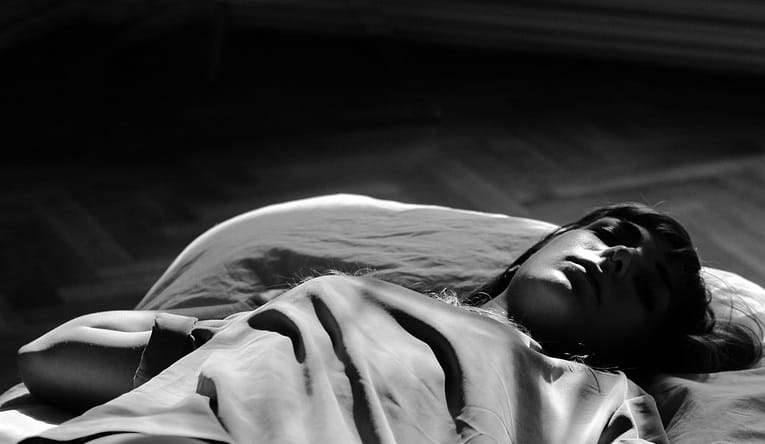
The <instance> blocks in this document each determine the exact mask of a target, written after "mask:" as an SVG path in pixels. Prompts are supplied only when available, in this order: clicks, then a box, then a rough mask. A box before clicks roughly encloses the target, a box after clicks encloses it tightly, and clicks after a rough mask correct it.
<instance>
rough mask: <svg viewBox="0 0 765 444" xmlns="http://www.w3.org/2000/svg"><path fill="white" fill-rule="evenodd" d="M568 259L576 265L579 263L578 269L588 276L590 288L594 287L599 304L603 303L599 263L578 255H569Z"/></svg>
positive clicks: (593, 290)
mask: <svg viewBox="0 0 765 444" xmlns="http://www.w3.org/2000/svg"><path fill="white" fill-rule="evenodd" d="M566 260H567V261H568V262H570V263H572V264H574V265H577V269H578V270H579V271H580V272H581V274H582V275H584V277H585V278H586V280H587V282H588V284H589V286H590V288H591V289H592V292H593V294H594V295H595V299H597V301H598V304H602V303H603V298H602V288H601V283H600V275H601V271H600V268H599V267H598V265H597V264H595V263H594V262H590V261H587V260H584V259H581V258H577V257H567V258H566Z"/></svg>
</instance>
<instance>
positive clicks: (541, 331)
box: [490, 217, 672, 355]
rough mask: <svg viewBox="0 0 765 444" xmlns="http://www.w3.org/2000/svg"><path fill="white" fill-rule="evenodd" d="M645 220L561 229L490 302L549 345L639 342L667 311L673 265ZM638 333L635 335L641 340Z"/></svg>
mask: <svg viewBox="0 0 765 444" xmlns="http://www.w3.org/2000/svg"><path fill="white" fill-rule="evenodd" d="M668 267H669V264H668V262H667V261H666V259H665V257H664V255H663V248H662V246H661V245H660V242H659V241H658V240H657V239H656V238H654V236H652V235H651V233H649V232H648V231H647V230H646V229H645V228H643V227H641V226H638V225H635V224H633V223H631V222H626V221H623V220H620V219H616V218H612V217H606V218H602V219H598V220H596V221H595V222H593V223H591V224H590V225H587V226H584V227H582V228H579V229H574V230H571V231H568V232H565V233H563V234H560V235H558V236H556V237H555V238H553V239H552V240H550V241H549V242H548V243H547V244H546V245H545V246H544V247H542V248H541V249H540V250H538V251H537V252H536V253H534V254H533V255H532V256H531V257H530V258H529V259H528V260H526V261H525V262H524V263H523V264H522V265H521V266H520V268H519V269H518V270H517V271H516V273H515V275H514V276H513V278H512V279H511V281H510V285H509V286H508V288H507V289H506V290H505V291H504V292H503V293H502V294H501V295H500V296H498V297H497V298H495V299H494V300H493V301H491V302H490V304H492V305H494V306H495V307H496V306H497V305H498V306H499V308H501V309H504V310H507V312H508V314H509V315H510V316H511V317H512V318H513V319H515V320H516V321H518V322H520V324H521V325H523V326H525V327H526V328H528V329H529V331H530V332H531V335H532V336H533V337H534V338H535V339H536V340H538V341H540V342H541V343H542V345H543V347H550V348H557V347H562V348H563V349H569V350H570V349H571V348H572V347H575V346H576V344H579V343H581V344H584V349H583V350H584V351H585V352H587V351H588V352H594V353H596V354H601V355H603V354H608V353H609V352H613V351H618V350H622V349H624V348H625V345H627V344H635V343H638V342H641V341H642V340H644V339H646V337H647V336H649V333H650V332H651V331H652V330H653V329H655V328H656V326H657V325H658V324H659V323H660V322H661V321H662V318H663V317H664V316H665V314H666V313H667V311H668V307H669V302H670V288H671V287H672V283H671V279H672V278H671V273H670V270H669V269H668ZM636 341H637V342H636Z"/></svg>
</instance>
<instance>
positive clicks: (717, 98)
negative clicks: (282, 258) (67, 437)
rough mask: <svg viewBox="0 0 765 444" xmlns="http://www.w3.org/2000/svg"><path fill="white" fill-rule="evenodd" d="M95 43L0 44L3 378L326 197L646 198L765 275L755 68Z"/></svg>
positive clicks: (556, 208)
mask: <svg viewBox="0 0 765 444" xmlns="http://www.w3.org/2000/svg"><path fill="white" fill-rule="evenodd" d="M89 33H90V34H88V33H86V32H83V31H82V30H65V31H62V32H60V33H58V34H54V35H52V36H50V37H49V38H47V39H42V40H40V41H37V42H30V43H28V44H26V45H25V46H22V47H19V48H18V49H16V50H13V51H9V52H6V53H4V54H0V58H2V59H4V61H3V62H0V63H2V65H3V66H4V67H5V66H12V67H14V68H13V69H10V70H7V71H5V72H4V73H3V74H2V76H3V77H2V82H3V83H2V84H3V85H5V88H3V89H2V90H0V94H1V96H0V99H2V100H1V101H2V103H4V106H3V107H2V109H1V110H0V118H2V119H3V122H4V124H5V125H6V129H5V130H4V132H6V134H10V135H11V137H7V138H6V140H7V141H10V143H9V144H8V145H6V146H5V147H4V149H5V150H7V151H9V152H10V153H13V155H12V156H10V157H9V158H8V161H7V162H5V163H3V164H2V166H0V296H2V297H1V298H0V362H2V367H3V370H2V371H0V389H4V388H5V387H7V386H9V385H11V384H12V383H13V382H14V381H15V368H14V367H13V353H14V352H15V350H16V349H17V348H18V346H19V345H21V344H22V343H23V342H24V341H27V340H29V339H31V338H32V337H34V336H36V335H38V334H39V333H40V332H41V331H44V330H46V329H48V328H51V327H52V326H54V325H56V324H57V323H60V322H62V321H63V320H66V319H68V318H71V317H73V316H76V315H79V314H82V313H86V312H91V311H98V310H105V309H114V308H131V307H132V306H133V305H134V304H135V303H136V302H137V301H138V300H139V299H140V298H141V296H142V295H143V293H144V292H145V291H146V290H147V289H148V287H149V286H150V285H151V284H152V282H153V281H154V280H155V279H156V278H157V277H158V276H159V275H160V274H161V273H162V271H163V270H164V268H165V267H166V266H167V265H169V263H170V261H171V260H172V259H173V257H174V256H175V255H176V254H177V253H178V252H180V250H181V249H182V248H183V246H184V245H186V244H187V243H188V242H190V241H191V240H192V239H193V238H194V237H196V236H197V235H199V234H201V233H202V232H203V231H205V230H206V229H208V228H209V227H211V226H212V225H214V224H215V223H217V222H220V221H222V220H224V219H226V218H229V217H231V216H234V215H236V214H238V213H241V212H244V211H247V210H250V209H253V208H256V207H259V206H262V205H266V204H270V203H275V202H280V201H284V200H288V199H294V198H300V197H306V196H312V195H318V194H325V193H334V192H350V193H361V194H367V195H371V196H375V197H379V198H385V199H395V200H401V201H407V202H416V203H430V204H441V205H448V206H452V207H459V208H468V209H474V210H481V211H490V212H501V213H506V214H513V215H522V216H528V217H535V218H539V219H544V220H548V221H552V222H564V221H568V220H570V219H572V218H575V217H577V216H578V215H580V214H581V213H582V212H583V211H585V210H586V209H587V208H590V207H593V206H596V205H601V204H605V203H609V202H614V201H622V200H633V201H639V202H644V203H648V204H652V205H658V206H659V207H660V208H663V209H665V210H667V211H670V212H672V213H674V214H675V215H677V217H679V218H680V219H681V220H682V221H683V222H685V223H686V224H687V226H688V227H689V230H690V231H691V233H692V235H693V236H694V237H695V239H696V241H697V244H698V247H699V250H700V252H701V255H702V257H703V259H704V260H705V262H706V263H707V264H708V265H711V266H715V267H722V268H726V269H728V270H732V271H736V272H738V273H740V274H742V275H744V276H745V277H747V278H750V279H752V280H754V281H755V282H758V283H760V284H765V267H763V266H762V264H763V263H765V230H763V227H765V149H764V148H763V142H764V141H765V127H764V126H763V122H765V120H764V118H765V108H763V107H762V103H765V101H763V99H765V86H763V85H765V82H763V81H762V80H763V79H761V78H756V77H747V76H743V75H740V76H737V75H733V74H725V75H723V74H715V73H709V72H701V71H681V70H676V69H675V70H669V69H663V68H661V67H651V66H637V65H628V64H616V63H608V62H597V61H591V60H590V61H588V60H574V59H566V58H562V57H558V58H550V57H542V56H534V55H531V54H516V53H496V52H495V53H489V52H487V53H476V52H466V51H457V50H451V49H448V48H437V47H427V46H414V45H404V44H402V43H396V42H379V41H377V42H376V41H348V40H342V39H337V38H329V37H322V38H319V37H312V36H285V35H277V34H266V33H257V32H240V33H235V34H233V35H232V36H230V39H229V41H228V43H227V45H226V50H225V52H224V53H223V62H222V64H221V65H220V66H219V71H218V72H217V74H216V75H215V77H214V78H212V79H211V78H210V65H209V57H208V55H209V54H208V53H207V52H206V51H207V49H209V48H208V47H207V46H205V45H206V43H205V42H206V40H205V39H206V34H205V32H204V30H202V31H200V30H199V29H196V28H190V29H186V30H179V31H176V32H174V33H171V34H169V35H164V36H158V37H156V38H155V39H154V40H152V41H151V42H150V44H146V45H145V46H140V45H138V46H132V47H117V46H114V45H112V44H111V43H110V41H109V39H108V37H109V34H108V32H107V31H104V30H97V29H96V30H93V29H91V30H89ZM94 36H96V37H98V38H95V39H94ZM214 74H215V73H214Z"/></svg>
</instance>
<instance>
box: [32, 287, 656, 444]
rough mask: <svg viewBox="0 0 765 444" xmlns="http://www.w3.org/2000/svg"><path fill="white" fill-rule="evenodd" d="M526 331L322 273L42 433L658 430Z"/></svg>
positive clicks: (318, 437) (328, 435) (525, 437)
mask: <svg viewBox="0 0 765 444" xmlns="http://www.w3.org/2000/svg"><path fill="white" fill-rule="evenodd" d="M531 345H532V343H531V342H530V340H529V338H528V337H526V336H524V335H522V334H521V333H519V332H518V330H517V329H516V328H514V327H513V326H510V325H504V324H501V323H499V322H496V321H494V320H491V319H489V318H487V317H484V316H481V315H478V314H475V313H471V312H468V311H466V310H463V309H460V308H457V307H454V306H451V305H447V304H444V303H442V302H439V301H435V300H433V299H430V298H427V297H424V296H422V295H420V294H418V293H414V292H412V291H410V290H407V289H405V288H403V287H400V286H397V285H393V284H390V283H386V282H383V281H379V280H375V279H370V278H361V277H349V276H323V277H318V278H316V279H313V280H310V281H308V282H306V283H304V284H302V285H300V286H298V287H296V288H294V289H292V290H290V291H288V292H287V293H285V294H284V295H282V296H280V297H279V298H277V299H275V300H273V301H272V302H270V303H269V304H267V305H265V306H263V307H261V308H260V309H258V310H254V311H252V312H248V313H246V314H244V315H239V316H236V317H235V318H234V319H232V320H231V321H229V323H228V325H227V326H226V327H225V328H224V329H223V330H221V331H219V332H218V333H216V334H215V335H214V336H213V337H212V339H210V340H209V341H208V342H207V343H205V344H204V345H203V346H201V347H200V348H199V349H197V350H195V351H194V352H192V353H190V354H188V355H186V356H185V357H184V358H182V359H181V360H179V361H177V362H176V363H175V364H173V365H172V366H170V367H169V368H168V369H166V370H165V371H163V372H162V373H160V374H159V375H158V376H156V377H155V378H153V379H151V380H149V381H148V382H146V383H145V384H144V385H142V386H140V387H138V388H137V389H135V390H133V391H131V392H129V393H127V394H125V395H123V396H121V397H119V398H117V399H116V400H113V401H110V402H108V403H106V404H104V405H102V406H99V407H96V408H94V409H91V410H90V411H89V412H87V413H85V414H84V415H83V416H81V417H79V418H77V419H74V420H72V421H70V422H69V423H67V424H65V425H62V426H61V427H58V428H54V429H51V430H49V431H47V432H45V433H43V436H44V437H45V438H48V439H52V440H57V441H70V440H74V439H77V438H85V437H88V436H93V435H103V434H104V433H105V432H109V431H129V432H140V433H146V434H156V435H174V436H187V437H194V438H199V439H205V440H211V441H215V442H241V443H244V442H264V443H305V442H333V443H357V442H365V443H374V442H378V443H386V442H387V443H394V442H400V443H421V442H474V443H491V442H520V443H531V442H533V443H560V442H564V441H565V442H568V443H594V442H608V443H610V442H627V441H628V440H629V442H632V443H638V442H658V443H666V442H667V439H666V436H665V434H664V429H663V428H662V426H661V420H660V418H659V415H658V412H657V411H656V407H655V405H654V402H653V399H652V398H651V397H650V396H648V395H647V394H646V393H645V392H643V391H642V390H641V389H640V388H639V387H637V386H636V385H635V384H633V383H632V382H630V381H629V380H627V378H626V377H625V376H624V375H623V374H615V373H603V372H597V371H593V370H590V369H589V368H587V367H586V366H584V365H582V364H575V363H572V362H569V361H564V360H560V359H553V358H549V357H547V356H545V355H544V354H542V353H541V352H539V351H537V350H535V349H534V348H533V347H531ZM255 437H257V438H255ZM25 442H27V441H25ZM29 442H41V441H38V440H34V441H31V440H30V441H29Z"/></svg>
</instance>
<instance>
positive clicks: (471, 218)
mask: <svg viewBox="0 0 765 444" xmlns="http://www.w3.org/2000/svg"><path fill="white" fill-rule="evenodd" d="M583 210H584V209H583ZM554 228H555V227H554V226H553V225H551V224H548V223H545V222H541V221H535V220H531V219H524V218H515V217H508V216H504V215H497V214H486V213H478V212H470V211H462V210H455V209H449V208H443V207H434V206H422V205H410V204H402V203H398V202H391V201H381V200H377V199H372V198H368V197H364V196H354V195H334V196H324V197H319V198H313V199H306V200H302V201H295V202H289V203H285V204H279V205H274V206H270V207H266V208H262V209H258V210H255V211H252V212H249V213H246V214H243V215H241V216H238V217H235V218H233V219H231V220H229V221H226V222H224V223H222V224H220V225H218V226H216V227H213V228H212V229H211V230H209V231H208V232H207V233H205V234H203V235H202V236H200V237H199V238H198V239H196V240H195V241H194V242H192V243H191V244H190V245H189V246H188V247H187V248H186V249H185V250H184V251H183V252H182V253H181V254H180V255H179V256H178V258H177V259H176V260H175V261H174V262H173V263H172V264H171V266H170V267H169V268H168V270H167V271H166V272H165V273H164V274H163V276H162V277H161V278H160V279H159V280H158V281H157V283H156V284H155V285H154V286H153V287H152V288H151V289H150V290H149V292H148V293H147V295H146V297H145V298H144V299H143V300H142V301H141V302H140V303H139V304H138V306H137V307H136V308H138V309H159V310H173V311H175V312H180V313H184V312H186V313H188V314H199V313H204V314H205V317H210V318H222V317H225V316H228V315H230V314H231V313H235V312H241V311H250V310H254V309H257V308H258V307H261V306H263V305H264V304H267V303H268V302H269V301H271V300H273V299H274V298H275V297H276V296H278V295H281V294H283V293H285V292H286V291H288V289H289V288H290V287H291V286H294V285H295V284H297V283H299V282H300V281H301V280H303V279H304V278H306V277H311V276H316V275H321V274H325V273H326V272H327V271H329V270H338V271H341V272H344V273H347V274H351V275H353V274H363V275H364V276H365V277H364V279H362V280H363V281H364V282H373V281H374V282H377V281H376V280H374V279H375V278H377V279H381V280H383V281H387V282H390V283H393V284H398V285H400V286H401V287H403V288H402V289H401V291H402V292H406V291H408V290H405V289H411V290H415V291H417V292H438V291H440V290H442V289H444V288H447V289H450V290H453V291H455V292H456V293H457V294H465V293H467V292H469V291H471V290H473V289H474V288H476V287H477V286H479V285H480V284H482V283H483V282H485V281H486V280H488V279H489V278H491V277H493V276H495V275H496V274H498V273H499V272H500V271H501V270H502V269H504V267H505V266H506V265H507V264H509V263H510V262H511V261H512V260H513V258H514V257H515V256H517V255H518V254H520V253H521V252H522V251H524V250H525V249H526V248H527V247H528V246H530V245H531V244H532V243H533V242H535V241H536V240H538V239H539V238H540V237H541V236H542V235H544V234H545V233H547V232H549V231H550V230H552V229H554ZM706 273H707V274H708V276H709V278H708V282H709V283H710V285H711V287H712V288H711V289H712V293H713V296H714V301H715V310H716V311H717V314H718V317H720V318H723V319H728V318H735V319H744V317H743V315H742V313H741V311H739V310H737V309H736V308H737V307H733V308H731V303H732V302H736V301H738V298H737V297H738V295H743V296H744V297H745V298H746V300H747V301H748V302H749V303H750V305H751V307H752V309H753V310H754V311H755V312H756V314H757V315H760V316H762V314H763V312H765V308H764V306H763V304H762V302H763V301H765V290H763V289H762V288H761V287H759V286H757V285H755V284H753V283H751V282H749V281H747V280H745V279H743V278H742V277H740V276H738V275H735V274H733V273H729V272H725V271H722V270H713V269H707V270H706ZM310 282H311V281H309V284H310ZM319 282H321V280H319ZM340 287H343V288H344V291H340V290H338V289H328V290H327V292H328V293H338V294H339V293H342V298H343V299H345V298H349V299H351V298H354V297H356V296H354V295H356V294H357V293H358V289H354V287H353V286H352V285H350V284H347V285H346V284H341V285H340ZM345 287H348V288H345ZM375 288H377V286H375ZM386 288H387V287H386ZM397 288H398V287H397ZM373 293H374V292H373ZM383 293H385V294H386V295H387V294H388V292H387V291H385V292H383ZM393 293H395V292H393ZM404 294H408V293H404ZM731 295H737V297H736V298H731ZM412 296H414V297H417V295H414V294H412ZM380 297H381V298H384V297H385V296H380ZM277 301H278V299H277ZM277 301H274V302H277ZM734 305H735V304H734ZM269 306H270V305H269ZM264 309H265V307H264ZM461 327H462V325H459V326H458V325H454V326H452V327H451V328H452V329H453V330H454V331H455V332H459V329H460V328H461ZM441 333H443V334H444V335H446V336H448V335H451V334H452V331H450V330H449V328H445V331H443V332H441ZM200 350H201V349H200ZM190 356H191V355H190ZM195 359H196V358H195ZM163 375H164V373H163ZM615 384H616V386H618V387H620V388H626V387H630V388H629V391H628V392H629V397H628V396H626V395H625V396H624V397H623V398H622V399H621V401H620V402H622V404H620V406H629V405H630V402H629V400H630V399H633V398H634V399H642V400H645V399H651V398H650V397H648V398H641V396H642V395H640V394H639V392H636V391H634V390H636V388H635V387H633V385H631V383H628V381H627V382H618V383H615ZM620 384H621V385H620ZM575 385H576V384H575ZM758 386H765V375H763V372H762V371H761V370H759V369H753V370H749V371H744V372H727V373H725V374H718V375H665V376H661V377H659V378H656V380H655V381H654V382H653V383H652V384H651V385H649V386H648V387H646V389H647V390H648V392H649V393H650V394H652V395H653V398H655V400H656V402H657V406H658V410H659V412H660V415H661V420H662V423H663V426H664V427H665V429H666V433H667V436H668V438H669V440H670V441H671V442H689V443H691V442H694V443H695V442H712V441H715V440H729V441H732V442H741V440H746V439H749V440H750V441H752V442H756V441H761V440H763V438H764V437H765V426H763V425H761V424H760V423H762V422H763V421H760V419H761V418H762V417H763V413H765V406H763V405H762V404H763V403H762V402H761V401H758V400H761V399H763V397H762V396H761V393H759V392H758V391H757V390H756V387H758ZM747 388H749V389H747ZM537 389H539V390H542V389H540V388H538V387H537ZM539 393H546V392H544V390H542V391H541V392H539ZM633 395H634V396H633ZM131 396H132V395H131ZM610 402H612V404H609V405H610V406H611V407H609V408H610V411H611V414H612V415H616V416H613V417H614V418H616V417H619V416H618V414H617V411H619V409H620V407H618V406H616V405H615V404H613V402H615V401H613V400H612V401H610ZM641 402H642V401H641ZM30 405H34V401H33V400H31V399H30V398H29V397H28V396H26V395H25V391H24V388H23V386H17V387H15V388H14V389H12V391H10V392H8V393H6V394H5V395H3V397H1V398H0V406H2V407H0V424H3V419H4V418H6V419H10V420H11V422H10V423H12V424H14V425H15V426H16V428H15V429H13V428H12V427H6V426H4V425H0V433H5V435H2V434H0V437H3V438H4V437H8V438H9V439H14V440H17V439H20V438H23V437H25V436H29V435H32V434H36V433H40V432H41V431H43V430H45V429H47V428H50V427H51V426H52V425H53V424H56V423H58V422H59V421H60V420H61V416H56V415H55V413H56V412H48V411H45V407H44V406H42V408H37V407H38V406H35V409H36V410H35V409H32V408H30V407H29V406H30ZM642 405H643V406H645V405H648V401H645V402H644V403H643V404H642ZM625 408H626V407H625ZM447 410H448V409H447ZM606 410H609V409H606ZM624 410H625V409H624V408H622V411H624ZM627 410H629V409H627ZM58 413H59V414H60V412H58ZM3 415H5V416H3ZM648 416H649V417H650V416H651V415H648ZM620 421H621V420H620ZM647 422H648V423H650V421H647ZM22 423H23V426H20V425H19V424H22ZM640 423H641V422H640V421H639V420H637V419H635V417H632V419H630V421H629V424H630V426H629V427H628V428H627V429H625V431H629V433H638V434H639V433H641V432H640V431H641V430H643V429H641V426H640V425H638V424H640ZM742 427H745V429H744V430H742ZM51 433H55V432H51ZM652 433H653V432H652ZM654 435H656V434H654ZM654 435H651V436H654ZM657 436H658V435H657ZM9 442H10V441H9ZM519 442H523V441H519Z"/></svg>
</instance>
